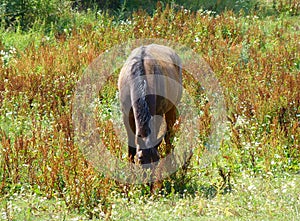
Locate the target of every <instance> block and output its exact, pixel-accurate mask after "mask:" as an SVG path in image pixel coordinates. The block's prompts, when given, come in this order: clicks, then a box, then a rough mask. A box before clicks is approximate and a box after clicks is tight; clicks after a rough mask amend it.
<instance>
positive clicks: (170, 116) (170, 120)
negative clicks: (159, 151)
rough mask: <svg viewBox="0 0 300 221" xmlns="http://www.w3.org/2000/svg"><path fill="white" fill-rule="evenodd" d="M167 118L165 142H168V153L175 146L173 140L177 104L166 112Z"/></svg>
mask: <svg viewBox="0 0 300 221" xmlns="http://www.w3.org/2000/svg"><path fill="white" fill-rule="evenodd" d="M165 118H166V124H167V132H166V135H165V142H166V153H165V154H166V155H167V154H169V153H170V152H171V150H172V149H173V148H174V147H173V146H172V143H171V140H172V139H173V136H174V130H173V126H174V124H175V122H176V118H177V109H176V106H173V107H172V108H171V109H170V110H169V111H168V112H167V113H165Z"/></svg>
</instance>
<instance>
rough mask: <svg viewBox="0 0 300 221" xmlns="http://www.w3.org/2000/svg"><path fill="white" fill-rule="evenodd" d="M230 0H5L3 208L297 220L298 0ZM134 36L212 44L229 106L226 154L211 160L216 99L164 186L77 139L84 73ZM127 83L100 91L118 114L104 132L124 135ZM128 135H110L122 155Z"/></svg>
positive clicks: (198, 46) (208, 47)
mask: <svg viewBox="0 0 300 221" xmlns="http://www.w3.org/2000/svg"><path fill="white" fill-rule="evenodd" d="M24 2H25V3H26V4H25V5H22V4H21V3H24ZM78 2H79V1H78ZM163 2H164V1H163ZM189 2H192V1H187V3H189ZM193 2H194V1H193ZM198 2H199V4H200V3H201V1H198ZM218 2H219V1H216V2H215V5H214V7H213V8H211V10H214V11H211V10H209V6H205V5H204V6H203V9H201V10H197V11H195V8H193V7H199V6H198V5H192V6H193V7H192V6H191V7H190V8H191V9H192V10H189V9H185V8H184V7H179V5H180V4H179V3H180V1H178V3H177V1H176V3H177V4H175V1H171V3H172V4H171V5H168V4H162V3H158V4H157V6H156V8H154V9H153V11H152V12H151V14H149V13H148V12H146V11H143V10H137V11H135V12H134V13H133V14H132V15H131V16H128V15H127V14H126V12H127V11H131V10H133V8H131V5H130V4H131V1H127V2H123V3H122V4H123V6H122V4H121V3H120V5H119V6H118V7H116V8H115V9H114V11H110V12H106V11H105V10H102V11H97V7H96V6H95V7H93V8H92V9H90V10H88V9H86V8H85V7H88V6H82V7H83V8H84V9H86V10H83V11H81V10H76V9H74V5H73V4H71V3H72V1H56V0H49V1H38V0H36V1H5V0H3V1H1V13H2V12H3V13H2V17H1V19H2V25H1V30H0V34H1V41H0V50H1V60H0V142H1V143H0V193H1V195H0V208H1V219H4V220H36V219H40V220H45V219H57V220H63V219H67V220H83V219H88V218H93V219H98V218H101V219H104V218H106V219H112V220H119V219H125V220H126V219H138V220H147V219H150V218H153V219H161V218H162V217H167V218H169V219H171V218H172V219H174V220H176V219H186V220H188V219H196V218H197V217H199V216H201V217H202V218H203V219H204V220H206V219H207V220H211V219H219V218H223V219H238V220H249V219H257V220H261V219H272V220H273V219H278V220H293V219H294V220H297V218H299V217H300V214H299V211H300V206H299V205H300V198H299V196H300V186H299V185H300V184H299V183H300V182H299V179H300V176H299V171H300V143H299V142H300V126H299V124H300V82H299V81H300V76H299V72H300V56H299V51H300V50H299V49H300V45H299V42H300V40H299V32H300V26H299V24H298V20H299V3H297V1H284V0H281V1H272V2H271V3H264V2H262V1H257V4H254V5H252V3H251V4H250V1H235V3H236V4H237V6H238V3H241V5H243V6H244V8H243V7H241V8H236V9H234V8H232V7H225V6H226V5H225V3H224V5H222V6H219V5H218V4H219V3H218ZM228 2H229V3H230V4H231V3H232V1H228ZM251 2H252V1H251ZM27 3H28V4H27ZM29 3H30V4H29ZM229 3H228V5H230V4H229ZM242 3H243V4H242ZM246 3H247V4H246ZM248 3H249V4H248ZM61 4H63V5H61ZM127 4H128V5H127ZM132 4H133V3H132ZM195 4H196V3H195ZM220 4H221V3H220ZM222 4H223V3H222ZM21 6H22V7H21ZM26 7H27V8H26ZM107 7H112V6H107ZM206 7H207V8H206ZM245 7H246V9H247V10H245ZM187 8H188V7H187ZM226 8H227V9H232V10H234V11H232V10H227V9H226ZM14 9H18V10H14ZM23 9H24V11H23ZM31 9H34V10H31ZM64 9H65V10H64ZM240 9H241V10H240ZM16 12H18V13H16ZM25 12H26V13H25ZM37 14H38V15H39V16H36V15H37ZM135 38H161V39H167V40H171V41H174V42H178V43H181V44H185V45H187V46H189V47H191V48H192V49H193V50H194V51H195V52H197V53H199V54H201V55H202V57H203V58H204V59H205V61H207V62H208V63H209V65H210V66H211V67H212V69H213V70H214V72H215V74H216V75H217V77H218V79H219V81H220V84H221V85H222V87H223V92H224V95H225V99H226V104H227V114H228V116H227V117H228V124H227V125H228V132H227V134H226V136H225V137H224V139H223V141H222V145H221V147H220V151H219V154H218V155H217V156H216V158H215V160H214V161H213V162H211V164H210V165H207V167H206V168H205V169H204V168H201V167H199V161H201V156H202V155H203V150H204V146H205V145H204V144H205V137H206V136H207V133H208V129H207V128H209V123H210V113H209V112H210V111H209V103H207V104H206V103H205V104H203V105H200V106H199V108H200V109H201V111H202V112H201V113H204V114H201V115H200V116H199V120H200V122H202V124H201V125H202V129H201V130H199V136H200V137H201V138H202V139H201V140H200V141H199V143H198V145H197V147H195V150H194V155H193V157H192V159H191V162H190V165H189V166H188V168H186V169H185V170H179V171H178V172H177V173H176V174H173V175H172V176H171V177H170V178H168V179H167V180H165V181H164V190H163V191H162V192H161V193H158V194H156V195H150V194H149V188H148V187H147V186H143V185H124V184H121V183H118V182H116V181H114V180H111V179H109V178H107V177H105V176H103V174H101V173H99V172H97V171H96V170H95V169H94V168H93V167H92V165H91V164H89V162H87V160H86V159H85V158H84V157H83V156H82V153H81V152H80V150H79V147H78V146H76V143H74V132H73V128H72V116H71V112H72V96H73V92H74V88H75V84H76V82H77V80H78V79H80V77H81V75H82V73H83V71H84V70H85V69H86V68H87V66H88V65H89V64H90V63H91V62H92V61H93V59H95V58H96V57H97V56H99V54H101V53H102V52H104V51H105V50H109V49H110V48H111V47H113V46H114V45H116V44H120V43H124V42H127V41H128V40H130V39H135ZM115 76H117V73H116V75H115ZM115 82H116V77H113V78H112V79H108V82H107V86H106V88H105V89H104V92H103V93H102V94H104V96H102V97H101V99H102V100H101V102H102V104H103V105H100V108H102V109H101V110H100V113H108V116H107V117H106V118H105V119H106V122H105V123H103V122H100V123H101V124H100V125H101V130H100V132H103V133H106V134H111V133H112V128H111V124H110V116H109V113H110V109H109V108H110V104H111V102H112V101H113V100H114V98H115V92H116V84H115ZM191 93H193V95H194V96H195V97H196V98H197V97H199V94H198V93H197V92H196V91H192V92H191ZM116 139H117V138H116V137H114V136H107V138H106V140H105V142H106V144H107V146H108V147H109V148H110V150H112V151H114V152H115V153H119V152H120V151H123V149H122V148H121V149H120V146H119V145H118V142H116ZM185 208H186V209H185Z"/></svg>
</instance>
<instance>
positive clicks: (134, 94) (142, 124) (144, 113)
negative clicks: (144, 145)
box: [131, 47, 151, 137]
mask: <svg viewBox="0 0 300 221" xmlns="http://www.w3.org/2000/svg"><path fill="white" fill-rule="evenodd" d="M145 57H146V52H145V48H144V47H142V48H141V53H140V55H138V56H135V57H134V58H133V59H134V60H135V62H134V63H133V65H132V67H131V80H132V82H133V87H132V88H131V99H132V102H133V105H134V106H135V108H134V109H135V110H136V111H135V113H134V115H135V117H136V119H137V120H138V122H136V123H137V126H138V128H139V129H140V132H141V134H140V136H142V137H146V136H148V135H149V133H150V129H149V128H147V126H146V125H148V122H149V120H150V118H151V114H150V110H149V106H148V103H147V100H146V95H147V82H146V80H145V79H144V78H143V77H142V76H144V75H146V71H145V66H144V58H145Z"/></svg>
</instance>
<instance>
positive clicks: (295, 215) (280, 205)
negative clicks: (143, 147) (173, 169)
mask: <svg viewBox="0 0 300 221" xmlns="http://www.w3.org/2000/svg"><path fill="white" fill-rule="evenodd" d="M299 181H300V176H299V175H292V176H291V175H290V174H282V175H281V176H280V177H273V176H270V175H266V176H263V177H262V176H260V177H253V176H249V175H247V174H245V173H243V174H241V175H240V177H238V178H236V179H235V180H234V182H233V183H232V184H233V186H234V190H233V191H232V192H231V193H228V194H217V195H216V196H215V197H213V198H210V199H208V198H206V197H205V196H204V195H203V194H204V192H201V191H199V192H196V193H194V194H193V195H189V194H177V193H174V194H169V195H160V194H157V195H152V196H142V197H128V196H126V195H124V194H120V193H118V192H111V195H110V198H111V200H112V202H113V203H112V204H111V205H110V208H109V212H108V213H107V214H109V215H110V219H111V220H130V219H134V220H149V219H153V220H198V219H199V218H200V219H201V220H212V219H213V220H215V219H221V220H298V219H299V217H300V212H299V211H300V206H299V205H300V204H299V203H300V198H299V195H297V194H295V192H297V191H298V190H299V188H300V186H299ZM131 194H132V196H134V195H139V194H141V193H139V190H138V189H136V190H134V192H132V193H131ZM1 208H2V209H1V215H2V217H1V218H2V219H3V220H88V218H87V216H86V215H85V214H84V213H83V214H78V213H74V211H72V210H70V208H68V207H67V206H66V204H65V202H64V201H62V200H61V199H60V198H59V197H54V198H52V199H51V200H49V199H47V198H46V197H42V196H40V195H39V194H37V193H34V192H33V191H32V190H31V191H30V190H28V189H27V190H25V189H23V190H20V192H19V193H18V194H12V195H7V196H5V197H4V198H3V200H2V202H1ZM104 211H105V210H104V209H103V208H101V207H95V208H94V212H95V213H96V212H98V213H99V214H100V217H99V218H103V219H104V218H105V217H107V214H105V212H104ZM92 220H96V218H94V219H92Z"/></svg>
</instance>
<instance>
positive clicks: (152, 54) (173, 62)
mask: <svg viewBox="0 0 300 221" xmlns="http://www.w3.org/2000/svg"><path fill="white" fill-rule="evenodd" d="M140 59H143V68H144V72H145V73H144V75H142V76H140V75H136V73H134V71H133V68H134V65H136V63H137V62H138V61H139V60H140ZM136 77H142V78H143V79H144V80H145V81H146V82H147V90H148V91H147V93H148V94H154V95H158V96H159V97H164V98H167V99H169V101H171V103H172V104H173V105H176V104H177V103H178V102H179V100H180V98H181V94H182V87H181V84H182V73H181V60H180V58H179V56H178V55H177V54H176V53H175V51H174V50H173V49H171V48H169V47H167V46H163V45H157V44H150V45H146V46H141V47H138V48H136V49H134V50H133V51H132V52H131V54H130V56H129V57H128V59H127V61H126V63H125V65H124V66H123V68H122V69H121V72H120V76H119V81H118V87H119V91H120V99H121V103H122V102H130V101H129V99H130V84H131V83H130V82H132V81H133V80H134V79H135V78H136ZM167 99H156V108H157V111H158V112H166V111H167V110H168V109H170V104H169V102H167V103H166V100H167Z"/></svg>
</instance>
